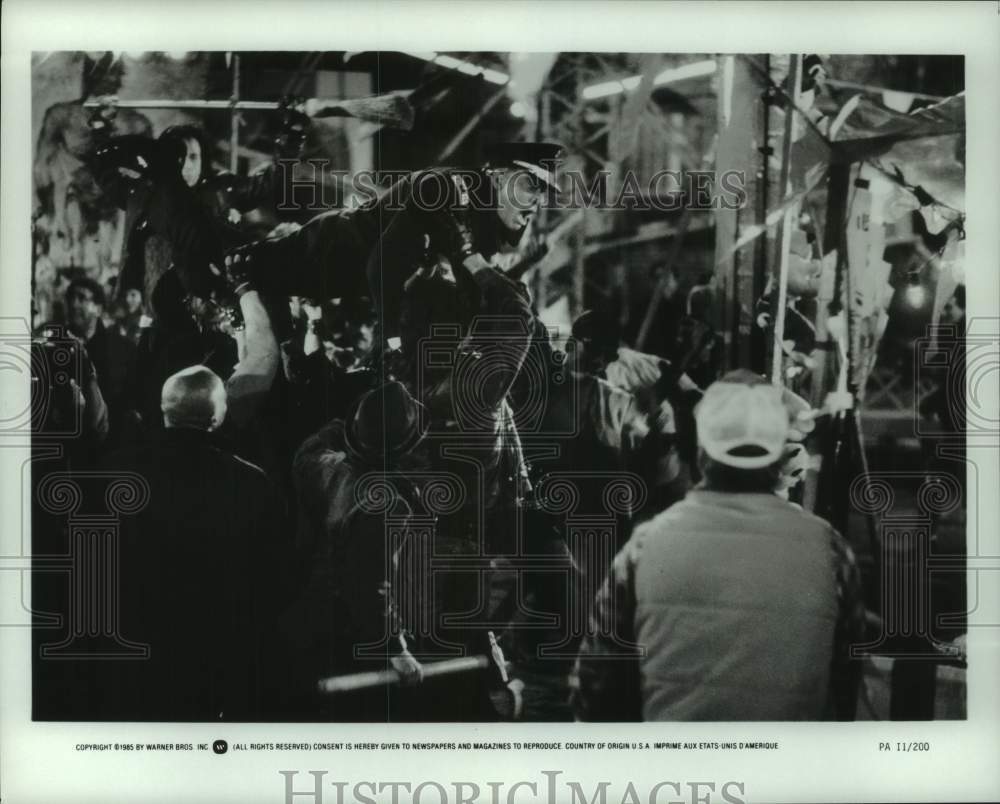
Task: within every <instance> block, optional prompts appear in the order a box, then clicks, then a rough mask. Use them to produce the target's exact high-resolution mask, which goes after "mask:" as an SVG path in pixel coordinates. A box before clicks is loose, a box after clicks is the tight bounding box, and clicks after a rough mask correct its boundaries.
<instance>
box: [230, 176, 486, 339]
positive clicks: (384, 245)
mask: <svg viewBox="0 0 1000 804" xmlns="http://www.w3.org/2000/svg"><path fill="white" fill-rule="evenodd" d="M489 186H490V185H489V182H488V180H487V178H486V177H485V176H484V175H483V174H480V173H477V172H475V171H471V172H470V171H462V170H459V169H457V168H450V167H436V168H429V169H427V170H422V171H419V172H416V173H413V174H410V175H408V176H406V177H404V178H402V179H400V180H399V181H398V182H396V184H394V185H393V186H392V187H391V188H390V189H389V190H388V191H387V192H386V193H384V194H383V195H381V196H379V197H378V198H375V199H372V200H370V201H368V202H366V203H364V204H362V205H360V206H358V207H355V208H352V209H346V210H334V211H330V212H324V213H322V214H320V215H317V216H316V217H315V218H313V219H312V220H310V221H308V222H307V223H306V224H305V225H304V226H302V227H301V229H299V230H297V231H295V232H291V233H289V234H287V235H285V236H283V237H277V238H268V239H267V240H262V241H260V242H258V243H255V244H253V245H251V246H248V247H246V248H247V252H248V253H249V254H250V255H252V258H253V262H254V263H255V264H256V265H257V268H256V269H255V270H256V274H255V277H254V283H255V284H256V286H257V287H258V289H260V290H261V291H262V292H265V293H275V294H277V295H283V296H292V295H301V296H307V297H311V298H315V299H330V298H336V297H344V296H366V295H367V296H370V298H372V299H373V300H375V303H376V305H377V310H376V312H377V313H378V318H379V321H380V322H381V324H382V328H383V335H384V336H385V337H387V338H388V337H396V336H398V335H399V334H400V333H399V323H398V322H399V317H400V313H401V311H402V298H403V285H404V283H405V282H406V280H407V279H408V278H409V277H410V276H412V275H413V273H414V272H415V271H416V270H417V269H418V268H420V267H421V266H422V265H423V263H424V261H425V260H426V259H427V257H428V255H433V254H445V255H447V256H449V257H452V256H457V255H459V254H461V253H463V252H464V253H470V254H471V253H479V254H481V255H482V256H483V257H484V258H485V259H486V260H489V259H490V258H491V257H492V256H493V255H495V254H496V253H498V252H499V251H500V249H501V248H502V247H503V245H504V237H503V234H502V233H501V230H500V226H499V223H498V219H497V216H496V213H495V212H494V211H493V204H492V199H491V198H489V197H488V193H486V191H485V188H487V187H489ZM476 187H478V188H479V192H478V193H477V192H476V191H475V190H476ZM416 199H424V201H425V203H423V204H422V203H420V202H419V201H418V200H416Z"/></svg>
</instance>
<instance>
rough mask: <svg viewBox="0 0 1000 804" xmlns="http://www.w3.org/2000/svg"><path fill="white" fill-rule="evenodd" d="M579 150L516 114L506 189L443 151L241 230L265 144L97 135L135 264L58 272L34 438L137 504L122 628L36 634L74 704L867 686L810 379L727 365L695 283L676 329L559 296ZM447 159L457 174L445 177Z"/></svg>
mask: <svg viewBox="0 0 1000 804" xmlns="http://www.w3.org/2000/svg"><path fill="white" fill-rule="evenodd" d="M552 153H553V149H551V148H550V147H549V146H547V145H545V144H539V143H513V144H506V145H505V146H503V147H500V148H498V149H497V150H496V152H495V153H492V154H491V155H490V157H489V159H488V161H486V162H484V163H483V164H482V165H480V166H478V167H477V168H476V169H477V170H478V171H479V173H478V175H479V176H480V177H481V178H482V186H481V187H470V186H468V184H467V183H463V182H467V177H468V175H469V172H468V171H466V172H465V173H464V174H463V175H464V176H465V177H466V178H465V179H463V178H461V177H456V175H455V174H453V173H452V172H451V169H450V168H447V167H432V168H428V169H426V170H424V171H417V172H415V173H414V174H412V175H411V176H409V177H408V178H406V179H403V180H402V181H403V184H404V185H406V186H405V187H404V188H403V189H404V190H407V191H408V192H403V193H402V195H401V196H400V197H402V198H403V203H402V204H401V206H400V208H399V209H393V210H390V209H387V208H385V207H380V206H379V201H378V200H375V201H372V202H369V203H367V204H366V205H364V206H362V207H360V208H357V209H351V210H339V211H327V212H322V213H321V214H319V215H317V216H316V217H315V218H313V219H311V220H308V221H307V222H305V223H302V224H299V223H295V224H291V223H282V224H280V225H279V226H278V228H277V229H276V230H274V231H272V232H270V233H269V235H268V236H267V237H264V238H260V237H258V238H256V239H253V240H247V239H246V238H244V239H243V240H242V241H240V240H239V238H238V237H236V236H235V235H234V232H235V231H236V228H235V227H234V226H233V220H234V219H235V218H238V217H239V215H238V214H237V215H233V214H230V213H231V212H232V211H233V210H236V211H237V212H242V211H245V210H246V209H248V208H251V207H255V206H259V205H260V204H262V203H264V201H262V200H261V198H262V196H266V195H267V192H263V191H267V190H273V186H272V185H271V184H270V179H269V177H268V171H267V170H265V171H263V172H261V173H260V174H257V175H254V176H251V177H249V178H247V177H242V178H240V177H235V176H228V175H225V174H216V173H212V172H211V171H209V170H208V168H207V164H208V157H207V153H206V151H205V149H204V141H203V139H202V137H201V136H200V132H198V131H197V130H196V129H188V128H180V129H170V130H168V131H167V132H166V134H165V135H163V136H161V137H160V138H159V139H158V140H148V141H147V140H145V139H144V138H138V137H123V138H120V139H117V140H116V139H112V140H109V141H107V142H105V143H104V144H102V146H101V147H100V148H99V149H98V151H97V152H96V153H95V156H94V161H93V174H94V176H95V177H96V180H97V182H98V183H99V185H100V187H101V190H102V192H103V193H105V196H106V197H107V198H109V199H112V200H114V201H115V203H117V204H118V205H119V206H120V207H121V208H122V209H124V210H125V211H126V218H125V241H124V243H125V245H124V251H123V257H122V266H121V270H120V272H119V273H118V275H117V277H116V278H115V280H114V281H113V282H112V283H109V284H108V285H104V284H101V283H99V282H98V281H96V280H95V279H93V278H88V276H86V275H85V273H84V272H80V273H79V274H73V273H70V274H66V275H65V279H64V280H62V282H63V284H62V285H61V286H59V287H58V288H57V289H56V294H57V295H56V304H55V305H54V308H53V309H54V312H53V315H52V320H51V322H50V323H48V324H47V325H45V326H44V327H42V328H41V330H40V331H39V333H38V340H37V350H38V352H39V354H41V355H42V358H43V360H52V359H54V358H51V357H46V355H51V354H54V353H55V351H57V350H58V349H69V351H70V353H71V354H72V355H73V358H74V363H73V365H74V366H76V374H74V379H73V380H72V381H71V382H70V384H69V387H68V388H64V387H61V386H60V387H59V388H56V387H55V386H54V385H52V386H51V387H49V386H46V385H45V381H44V378H36V385H37V386H39V387H38V388H37V389H36V391H37V393H39V394H43V395H45V399H46V402H47V406H46V407H45V421H44V422H43V423H42V424H41V425H39V427H38V429H37V432H36V436H37V439H36V441H37V443H39V444H42V443H46V444H49V443H58V444H59V445H60V447H61V451H58V452H57V457H56V458H55V459H53V460H55V461H56V464H51V465H57V468H59V470H60V471H69V473H70V475H71V476H76V477H78V478H80V482H81V483H83V481H84V480H85V479H87V478H123V479H126V480H129V482H132V483H134V484H135V485H136V487H137V488H138V491H137V492H136V493H135V495H134V497H135V499H134V500H133V502H134V505H132V507H131V509H130V511H129V512H128V513H125V514H121V515H120V516H119V517H118V521H117V525H116V531H115V533H116V542H115V547H114V550H115V559H114V560H115V562H116V563H115V565H114V566H115V568H116V574H115V577H114V585H115V590H114V591H115V595H116V600H117V605H116V606H115V607H114V618H113V620H114V629H113V633H111V634H110V637H111V642H113V643H114V645H116V646H118V647H117V648H116V649H115V650H110V651H109V650H108V649H107V644H105V643H102V642H100V640H96V641H94V644H100V645H101V647H99V648H95V651H97V653H95V655H94V656H91V657H86V658H87V660H86V661H75V662H74V661H61V662H49V663H42V666H41V667H40V668H39V669H38V675H39V676H40V677H42V678H43V679H48V680H49V681H51V682H52V684H51V685H50V687H49V695H50V696H51V700H50V702H51V701H56V703H52V706H53V707H54V710H53V711H58V712H60V713H61V716H62V717H66V718H77V719H98V720H116V719H117V720H171V721H186V720H190V721H209V720H210V721H216V722H217V721H219V720H227V721H228V720H241V721H276V720H286V721H494V720H505V719H507V720H509V719H521V720H528V721H571V720H574V719H575V720H605V721H607V720H610V721H635V720H719V721H723V720H725V721H731V720H802V719H805V720H819V719H837V718H840V719H843V718H851V717H853V715H854V704H855V700H856V697H857V684H858V680H859V668H858V663H857V661H852V660H851V659H850V657H849V650H848V646H849V645H850V644H851V643H852V642H857V641H860V640H861V639H862V637H863V633H862V632H863V628H864V607H863V604H862V602H861V597H860V590H859V581H858V571H857V566H856V563H855V559H854V557H853V555H852V553H851V550H850V548H849V547H848V545H847V543H846V542H845V540H844V539H843V538H842V537H841V535H840V534H838V533H837V532H836V531H835V530H833V529H832V528H831V526H830V525H829V524H828V523H827V522H826V521H824V520H822V519H820V518H818V517H815V516H813V515H812V514H810V513H809V512H807V511H806V510H804V509H803V508H802V507H801V506H799V505H797V504H796V503H795V502H794V499H795V493H794V491H793V489H794V487H795V485H796V483H798V482H799V481H801V479H802V476H803V474H804V465H803V460H802V456H803V454H804V450H803V449H802V443H803V441H804V440H806V439H808V438H809V436H810V433H811V431H812V429H813V423H812V422H813V419H812V417H811V416H810V411H809V409H808V405H807V404H806V403H805V402H803V400H802V399H801V398H799V397H797V396H795V395H794V394H791V393H790V392H788V391H785V390H783V389H781V388H778V387H775V386H773V385H772V384H771V383H770V382H768V381H767V380H766V379H765V378H763V377H761V376H758V375H756V374H754V373H752V372H750V371H747V370H739V371H730V372H724V371H723V370H722V367H721V365H720V348H719V347H720V343H721V339H720V338H719V336H718V334H717V333H716V332H715V331H714V330H713V329H712V326H711V325H710V323H709V307H710V304H711V299H710V292H709V291H708V290H707V288H705V287H702V286H695V287H693V288H690V289H689V291H688V289H682V291H681V292H680V293H679V294H678V295H677V298H683V302H682V303H681V304H673V305H668V306H667V307H666V310H667V312H668V314H669V318H670V320H669V321H668V322H667V324H668V326H667V327H666V328H665V329H663V332H669V333H670V334H669V337H668V336H667V335H663V337H662V338H660V339H659V340H655V339H654V340H655V342H651V343H650V345H649V346H648V347H647V351H638V350H636V349H633V348H630V347H629V346H628V345H627V344H626V343H625V339H624V337H623V334H622V321H621V319H620V317H619V316H617V315H612V314H609V313H608V312H606V311H604V310H600V309H595V310H588V311H585V312H583V313H582V314H580V315H579V316H578V317H577V318H576V320H575V321H574V322H573V324H572V331H571V332H569V333H567V332H561V333H560V332H558V331H555V330H554V329H550V328H549V327H547V326H545V325H543V324H542V322H541V321H540V320H539V319H538V317H537V314H536V311H535V309H534V306H533V302H532V298H531V294H530V292H529V290H528V288H527V287H526V286H525V285H524V284H523V283H522V282H521V281H520V278H519V277H520V275H521V274H520V272H519V271H511V270H509V266H510V265H511V264H512V263H513V264H517V263H516V260H511V259H509V255H511V254H513V255H515V256H516V255H518V254H519V253H521V252H522V251H523V244H521V243H520V241H521V239H522V237H523V236H524V234H525V229H526V227H527V226H528V225H529V224H530V222H531V220H532V218H533V216H534V215H535V214H536V213H537V210H538V209H539V206H540V205H541V204H542V203H544V201H545V199H546V197H547V194H548V193H550V192H552V187H551V178H552V176H551V173H550V172H549V168H548V166H547V165H546V164H545V162H546V159H547V158H548V157H549V156H551V155H552ZM543 157H545V158H546V159H543ZM220 175H221V176H222V178H221V180H220ZM220 181H221V184H220ZM213 182H214V183H213ZM427 182H434V183H435V186H436V187H438V188H440V187H444V188H446V191H447V192H448V193H451V194H452V195H449V197H448V204H445V205H441V206H439V207H436V208H435V209H433V210H428V209H426V208H423V207H420V205H418V204H417V202H416V200H415V199H416V198H417V197H418V192H417V191H418V190H422V189H423V188H426V186H427ZM222 185H224V186H225V188H226V191H227V192H226V193H225V194H220V193H219V192H218V188H219V186H222ZM206 188H208V189H206ZM234 188H235V189H234ZM262 188H263V191H262ZM397 189H399V188H397ZM420 195H422V197H426V195H427V194H426V193H420ZM220 198H224V200H225V201H226V204H228V205H229V210H228V211H227V210H226V209H225V208H222V207H220V203H219V199H220ZM685 291H687V292H685ZM42 386H45V387H42ZM60 434H63V435H60ZM67 434H68V435H67ZM48 465H50V464H46V463H45V462H44V461H41V462H39V463H37V464H36V467H35V475H34V479H35V483H36V486H37V485H40V484H43V483H44V482H45V478H46V472H47V469H46V466H48ZM790 492H791V498H792V499H791V500H790V499H789V497H790ZM64 519H65V518H64V517H63V519H62V520H60V519H59V517H53V518H51V521H50V520H46V519H45V518H44V517H43V516H42V515H41V514H39V516H38V521H37V522H36V526H35V532H34V539H35V548H36V549H35V552H36V554H38V553H39V548H40V547H43V546H45V545H49V546H50V547H51V546H52V545H55V549H56V550H58V549H59V547H60V545H61V548H62V551H63V552H65V551H66V550H67V549H69V547H67V544H66V541H65V540H66V538H67V537H66V535H65V531H66V529H65V521H64ZM47 522H48V524H46V523H47ZM60 539H62V540H63V541H62V542H60ZM42 552H45V551H44V550H43V551H42ZM67 601H69V602H70V604H71V603H72V601H71V600H70V598H69V596H68V595H67ZM106 636H107V635H106ZM105 642H107V640H105ZM119 648H120V650H119ZM123 656H125V658H123ZM56 699H58V700H56Z"/></svg>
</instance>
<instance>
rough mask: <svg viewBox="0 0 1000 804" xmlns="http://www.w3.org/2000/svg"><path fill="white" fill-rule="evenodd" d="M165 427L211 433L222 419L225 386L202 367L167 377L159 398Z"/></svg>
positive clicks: (224, 413) (212, 372)
mask: <svg viewBox="0 0 1000 804" xmlns="http://www.w3.org/2000/svg"><path fill="white" fill-rule="evenodd" d="M160 410H162V411H163V424H164V425H165V426H166V427H191V428H194V429H197V430H214V429H216V428H217V427H218V426H219V425H220V424H222V420H223V419H225V418H226V386H225V385H224V384H223V382H222V380H221V379H220V378H219V375H218V374H216V373H215V372H214V371H212V370H211V369H208V368H205V366H191V367H190V368H186V369H184V370H183V371H178V372H177V373H176V374H174V375H172V376H170V377H168V378H167V381H166V382H165V383H163V392H162V393H161V395H160Z"/></svg>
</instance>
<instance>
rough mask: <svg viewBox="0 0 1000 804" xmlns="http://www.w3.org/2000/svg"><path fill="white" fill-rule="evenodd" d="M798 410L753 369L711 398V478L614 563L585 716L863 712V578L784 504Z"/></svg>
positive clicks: (705, 407)
mask: <svg viewBox="0 0 1000 804" xmlns="http://www.w3.org/2000/svg"><path fill="white" fill-rule="evenodd" d="M792 415H793V414H791V413H790V412H789V410H788V408H787V407H786V405H785V403H784V401H783V399H782V392H781V389H779V388H775V387H773V386H771V385H769V384H767V383H766V382H765V381H764V380H763V379H762V378H759V377H756V375H753V374H751V373H749V372H742V371H741V372H733V373H731V374H729V375H726V376H725V377H723V378H722V379H721V380H720V381H718V382H716V383H714V384H713V385H711V386H710V387H709V389H708V390H707V391H706V393H705V397H704V399H703V400H702V401H701V403H700V404H699V406H698V408H697V410H696V421H697V428H698V442H699V459H700V463H701V468H702V472H703V474H704V480H703V482H702V483H701V484H699V485H698V486H697V487H696V488H694V489H693V490H692V491H691V492H689V493H688V495H687V497H686V498H685V499H684V500H683V501H682V502H680V503H677V504H676V505H674V506H673V507H671V508H670V509H668V510H667V511H664V512H663V513H661V514H660V515H659V516H657V517H656V518H654V519H652V520H651V521H649V522H647V523H645V524H644V525H642V526H641V527H639V528H637V529H636V531H635V533H634V534H633V536H632V538H631V539H630V540H629V542H628V543H627V544H626V545H625V547H624V548H623V549H622V551H621V552H620V553H619V554H618V556H617V557H616V558H615V562H614V565H613V567H612V571H611V574H610V576H609V578H608V580H607V582H606V583H605V585H604V588H603V589H602V590H601V592H600V593H599V595H598V598H597V601H596V605H595V611H594V617H593V619H592V626H591V633H589V634H588V636H587V637H586V639H585V640H584V643H583V646H582V647H581V651H580V655H579V658H578V661H577V666H576V669H575V673H574V708H575V711H576V715H577V717H578V718H579V719H582V720H700V721H733V720H820V719H828V718H851V717H853V713H854V702H855V697H856V690H857V681H858V678H859V676H858V673H859V663H858V661H857V660H854V661H852V660H851V659H850V655H849V649H850V645H851V644H852V643H856V642H861V641H862V637H863V622H864V619H863V618H864V607H863V604H862V602H861V597H860V589H859V580H858V574H857V567H856V565H855V562H854V558H853V555H852V553H851V550H850V548H849V547H848V546H847V544H846V542H845V541H844V540H843V539H842V538H841V536H840V535H839V534H838V533H837V532H836V531H834V530H833V529H832V528H831V527H830V526H829V524H827V523H826V522H825V521H823V520H821V519H819V518H817V517H815V516H813V515H811V514H809V513H807V512H805V511H803V510H802V509H801V508H800V507H799V506H796V505H793V504H790V503H788V502H786V501H785V500H783V499H781V498H780V497H779V496H778V495H776V494H775V493H774V491H775V488H776V487H777V484H778V480H779V476H780V474H781V471H782V463H783V456H784V454H785V450H786V443H787V441H788V439H789V437H790V436H791V435H792V428H791V426H790V419H791V417H792ZM608 624H613V627H610V628H609V625H608ZM623 659H629V660H626V661H623Z"/></svg>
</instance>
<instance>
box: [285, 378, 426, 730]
mask: <svg viewBox="0 0 1000 804" xmlns="http://www.w3.org/2000/svg"><path fill="white" fill-rule="evenodd" d="M425 435H426V415H425V413H424V411H423V406H422V405H420V403H419V402H417V401H416V400H415V399H413V397H411V396H410V394H409V392H408V391H407V390H406V388H405V387H404V386H403V385H402V383H399V382H389V383H386V384H385V385H383V386H382V387H380V388H377V389H375V390H372V391H369V392H368V393H366V394H364V395H363V396H362V397H361V398H360V399H359V400H358V401H357V402H356V403H355V405H354V406H353V410H352V411H351V413H350V414H349V415H348V417H347V419H346V421H345V420H341V419H335V420H333V421H331V422H329V423H328V424H326V425H325V426H324V427H323V428H322V429H320V431H319V432H317V433H315V434H314V435H312V436H311V437H310V438H308V439H306V441H305V443H303V444H302V446H301V448H300V449H299V451H298V453H297V454H296V456H295V467H294V473H295V487H296V491H297V496H298V501H299V507H300V511H301V515H302V519H301V523H300V524H301V527H302V528H303V529H305V530H306V532H307V533H306V535H305V538H303V539H302V541H303V543H305V544H306V545H309V546H310V550H309V552H310V555H311V558H310V560H309V564H310V567H311V574H310V577H309V580H308V582H307V584H306V586H305V588H304V590H303V592H302V594H301V595H300V596H299V598H298V600H297V601H296V603H295V604H294V605H293V606H292V607H291V608H290V610H289V611H288V612H287V613H286V614H285V616H284V618H283V620H282V632H283V638H284V639H285V640H286V641H287V643H288V645H287V651H286V653H285V655H287V656H294V657H295V658H294V660H292V661H286V663H285V667H284V669H283V672H279V677H283V679H284V681H283V686H284V687H285V697H286V701H287V705H288V707H289V709H290V710H291V711H290V712H289V713H288V714H292V715H293V716H294V717H295V718H296V719H299V718H306V719H309V720H312V719H320V720H337V721H372V720H373V721H383V722H384V721H388V720H390V719H391V717H390V715H391V714H392V712H391V701H393V700H394V698H392V697H390V696H388V695H387V691H386V689H384V688H379V689H375V690H373V691H370V692H367V693H362V694H353V695H341V696H335V697H331V698H323V697H322V696H320V695H319V694H318V693H317V692H316V682H317V680H318V679H320V678H323V677H326V676H332V675H341V674H346V673H356V672H362V671H368V670H384V669H386V667H388V666H396V667H397V669H400V667H399V665H400V664H406V663H407V662H409V661H410V659H409V653H408V651H407V650H406V649H405V642H400V640H399V636H400V633H401V631H400V623H399V620H398V615H397V612H396V610H395V603H394V601H395V598H396V596H397V595H398V593H399V590H398V589H397V588H396V587H397V584H395V583H394V581H395V577H394V575H395V573H394V572H393V571H392V562H393V558H394V555H393V554H394V550H395V547H396V546H394V545H392V544H391V543H390V542H389V534H390V532H391V530H390V528H388V527H387V518H392V519H394V520H396V521H397V523H398V522H401V521H403V520H405V519H406V518H407V517H409V516H412V515H413V514H414V513H418V512H421V511H422V510H423V508H422V506H421V503H420V492H419V487H418V485H417V482H416V480H410V479H408V478H406V477H405V473H406V472H407V471H414V470H418V469H419V468H420V467H421V465H422V464H421V459H420V456H419V454H417V453H415V452H414V451H415V449H416V448H417V446H418V445H419V444H420V442H421V441H422V440H423V438H424V436H425ZM365 482H375V483H376V484H378V488H379V489H380V490H381V489H383V488H385V487H386V486H388V487H390V488H391V491H389V492H388V494H389V499H388V505H387V506H386V507H385V510H384V511H381V512H379V511H378V510H376V508H375V507H374V506H373V505H372V504H371V503H372V502H373V501H374V498H373V497H370V495H368V494H366V493H365V492H364V491H363V488H364V485H363V484H364V483H365ZM366 503H367V504H366ZM405 530H406V529H405V527H404V528H402V531H403V532H405ZM362 646H366V647H367V653H364V652H362ZM396 717H397V718H398V712H397V713H396Z"/></svg>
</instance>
